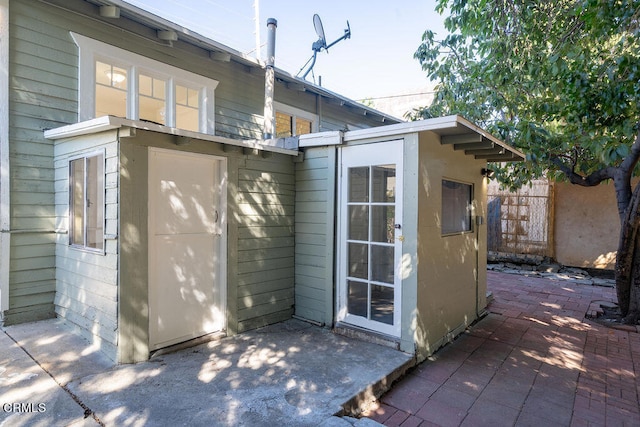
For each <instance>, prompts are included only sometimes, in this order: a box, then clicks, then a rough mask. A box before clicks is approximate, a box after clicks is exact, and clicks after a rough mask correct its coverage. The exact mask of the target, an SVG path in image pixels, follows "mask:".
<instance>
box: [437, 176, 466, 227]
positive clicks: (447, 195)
mask: <svg viewBox="0 0 640 427" xmlns="http://www.w3.org/2000/svg"><path fill="white" fill-rule="evenodd" d="M472 200H473V186H472V185H470V184H463V183H461V182H455V181H449V180H447V179H443V180H442V218H441V223H442V234H443V235H445V234H455V233H464V232H469V231H471V202H472Z"/></svg>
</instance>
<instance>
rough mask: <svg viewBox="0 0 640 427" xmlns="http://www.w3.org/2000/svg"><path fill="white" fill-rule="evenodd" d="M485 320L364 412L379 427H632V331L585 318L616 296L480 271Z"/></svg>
mask: <svg viewBox="0 0 640 427" xmlns="http://www.w3.org/2000/svg"><path fill="white" fill-rule="evenodd" d="M488 288H489V291H491V292H492V293H493V300H492V301H491V303H490V305H489V312H490V314H489V315H488V316H487V317H485V318H484V319H483V320H482V321H481V322H479V323H478V324H477V325H475V326H474V327H473V328H471V330H470V331H468V332H467V333H465V334H463V335H462V336H460V337H459V338H458V339H457V340H456V341H454V342H453V343H452V344H450V345H448V346H446V347H444V348H443V349H441V350H440V351H438V352H437V353H436V354H435V355H434V356H433V357H431V358H430V359H429V360H427V361H425V362H424V363H422V364H421V365H419V366H418V367H416V368H415V369H414V370H413V371H411V372H410V373H409V374H408V375H407V376H406V377H405V378H403V379H402V380H401V381H400V382H398V383H397V384H395V385H394V387H393V388H392V390H391V391H390V392H389V393H387V394H386V395H384V396H383V397H382V398H381V400H380V402H378V403H377V404H375V405H374V406H373V407H372V408H371V409H370V410H369V412H367V413H365V414H364V415H365V416H367V417H368V418H371V419H373V420H375V421H378V422H379V423H382V424H384V425H386V426H402V427H411V426H421V427H425V426H536V427H538V426H543V425H548V426H576V427H577V426H640V403H639V399H638V396H639V394H640V384H639V383H638V381H637V377H638V374H640V334H638V332H637V329H636V328H626V329H614V328H609V327H605V326H602V325H599V324H597V323H595V322H592V321H589V320H585V314H586V313H587V312H593V311H594V310H596V309H597V307H598V306H599V304H600V302H602V301H615V300H616V297H615V290H614V289H613V288H608V287H598V286H589V285H583V284H578V283H574V282H571V281H562V280H554V279H549V278H538V277H526V276H520V275H511V274H505V273H496V272H488Z"/></svg>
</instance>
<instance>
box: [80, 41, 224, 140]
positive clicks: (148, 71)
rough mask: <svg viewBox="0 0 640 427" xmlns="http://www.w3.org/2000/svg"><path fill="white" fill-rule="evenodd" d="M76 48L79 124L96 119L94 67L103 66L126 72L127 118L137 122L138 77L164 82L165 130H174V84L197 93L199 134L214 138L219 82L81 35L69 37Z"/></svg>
mask: <svg viewBox="0 0 640 427" xmlns="http://www.w3.org/2000/svg"><path fill="white" fill-rule="evenodd" d="M71 37H72V38H73V41H74V42H75V43H76V45H77V46H78V50H79V64H78V91H79V95H78V120H79V121H85V120H90V119H93V118H95V112H96V107H95V104H96V99H95V98H96V95H95V86H96V82H95V63H96V61H101V62H106V63H109V64H113V65H116V66H118V67H121V68H125V69H126V70H127V72H128V75H127V118H128V119H131V120H138V119H139V111H138V76H139V74H141V73H142V74H145V75H148V76H153V77H156V78H160V79H163V80H165V81H166V82H167V87H166V99H165V102H166V106H167V111H166V116H165V117H166V126H168V127H175V119H176V118H175V88H176V84H178V85H181V86H186V87H189V88H191V89H196V90H198V93H199V107H200V108H199V110H200V117H199V120H198V122H199V132H201V133H206V134H210V135H214V134H215V105H214V102H215V101H214V100H215V89H216V87H217V86H218V83H219V82H218V81H217V80H214V79H210V78H208V77H204V76H201V75H198V74H194V73H191V72H189V71H185V70H182V69H180V68H176V67H173V66H171V65H168V64H165V63H162V62H159V61H156V60H153V59H150V58H147V57H144V56H142V55H138V54H135V53H133V52H129V51H126V50H124V49H120V48H117V47H115V46H112V45H109V44H107V43H103V42H100V41H97V40H94V39H91V38H89V37H85V36H83V35H80V34H76V33H71Z"/></svg>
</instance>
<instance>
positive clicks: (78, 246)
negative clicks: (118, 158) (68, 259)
mask: <svg viewBox="0 0 640 427" xmlns="http://www.w3.org/2000/svg"><path fill="white" fill-rule="evenodd" d="M96 156H102V188H99V189H98V190H99V191H101V192H102V204H101V206H100V207H99V208H98V209H102V247H101V248H93V247H91V246H87V206H86V198H87V190H86V188H87V169H86V164H87V159H88V158H90V157H96ZM81 159H83V160H84V162H85V168H84V177H83V178H84V182H83V184H82V185H83V188H84V201H83V204H84V213H83V221H84V224H83V227H82V234H83V236H82V241H83V244H78V243H73V242H72V239H73V237H74V236H73V220H74V213H73V179H72V173H73V172H72V169H71V163H72V162H73V161H76V160H81ZM105 159H106V153H105V150H96V151H91V152H87V153H82V154H79V155H77V156H73V157H69V159H68V161H67V168H68V173H67V179H68V187H69V215H68V221H69V223H68V230H69V242H68V243H69V247H72V248H74V249H79V250H83V251H89V252H95V253H99V254H105V253H106V252H105V250H106V248H105V247H106V237H105V227H106V170H105V164H106V160H105Z"/></svg>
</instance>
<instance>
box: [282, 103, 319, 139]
mask: <svg viewBox="0 0 640 427" xmlns="http://www.w3.org/2000/svg"><path fill="white" fill-rule="evenodd" d="M274 105H275V108H276V138H288V137H290V136H296V135H304V134H307V133H312V132H315V131H316V130H317V129H318V116H316V115H315V114H311V113H308V112H306V111H304V110H300V109H298V108H293V107H289V106H287V105H284V104H281V103H279V102H274Z"/></svg>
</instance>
